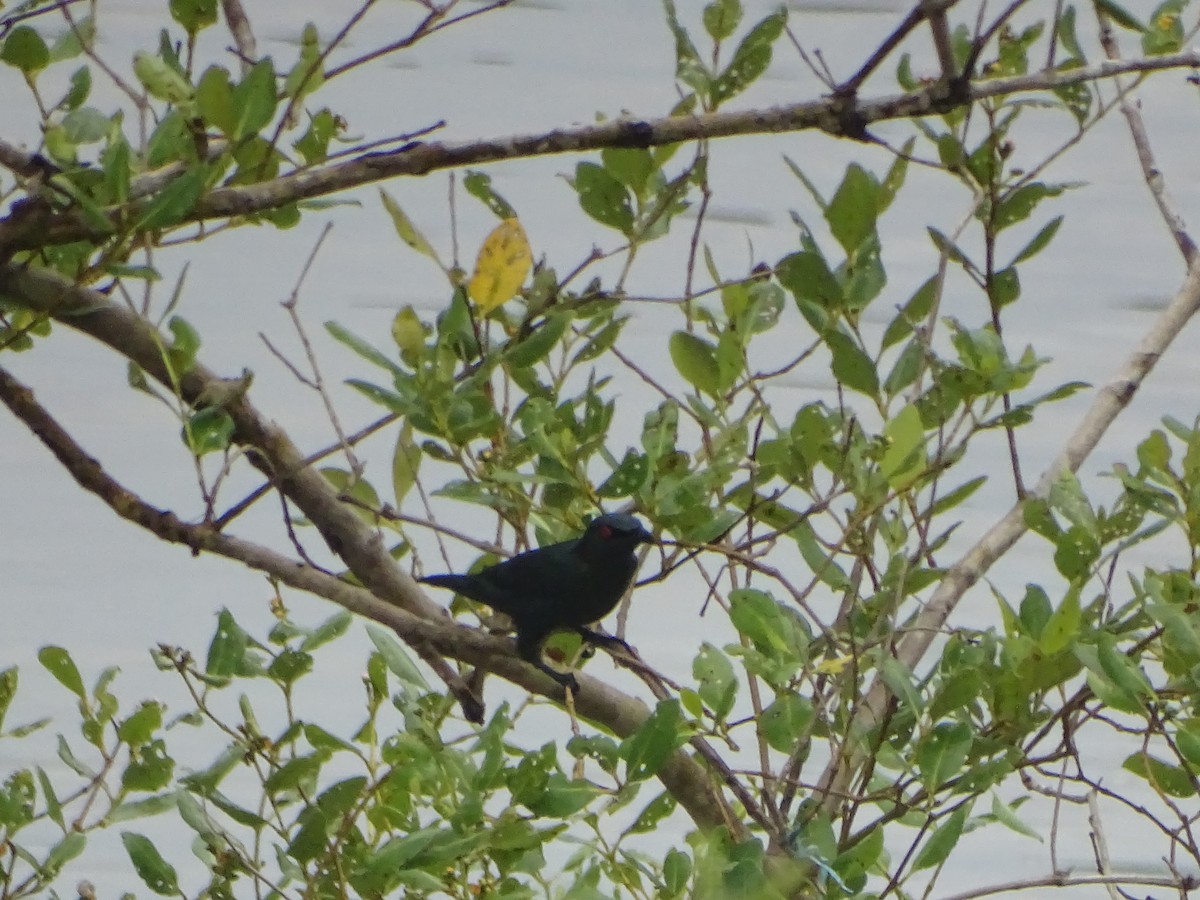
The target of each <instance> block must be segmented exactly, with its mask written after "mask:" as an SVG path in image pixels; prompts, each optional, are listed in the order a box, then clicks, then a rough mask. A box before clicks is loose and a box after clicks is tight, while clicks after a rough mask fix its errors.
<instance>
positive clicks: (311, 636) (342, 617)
mask: <svg viewBox="0 0 1200 900" xmlns="http://www.w3.org/2000/svg"><path fill="white" fill-rule="evenodd" d="M353 621H354V616H353V615H352V614H351V613H350V612H349V611H347V610H344V609H343V610H339V611H338V612H335V613H334V614H333V615H332V616H330V617H329V618H328V619H326V620H325V621H324V622H322V623H321V624H320V625H318V626H317V627H316V628H314V629H313V630H312V631H310V632H309V633H308V634H307V635H306V636H305V638H304V640H303V641H301V642H300V649H301V650H307V651H309V652H312V651H313V650H316V649H317V648H318V647H323V646H324V645H325V644H328V643H329V642H330V641H332V640H334V639H336V638H339V637H341V636H342V635H343V634H345V633H346V631H347V630H348V629H349V628H350V624H351V623H352V622H353Z"/></svg>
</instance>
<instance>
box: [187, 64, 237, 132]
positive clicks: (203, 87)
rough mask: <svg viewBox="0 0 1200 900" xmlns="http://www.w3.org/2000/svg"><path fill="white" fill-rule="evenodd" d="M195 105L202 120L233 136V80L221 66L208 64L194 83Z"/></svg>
mask: <svg viewBox="0 0 1200 900" xmlns="http://www.w3.org/2000/svg"><path fill="white" fill-rule="evenodd" d="M196 106H197V108H198V109H199V111H200V115H201V117H203V119H204V121H205V122H207V123H209V124H210V125H212V126H214V127H215V128H218V129H220V130H221V133H222V134H224V135H225V136H226V137H228V138H233V136H234V131H236V130H237V113H236V112H235V111H234V108H233V82H232V81H231V80H230V78H229V70H228V69H226V68H224V67H223V66H209V67H208V68H207V69H205V70H204V74H203V75H201V76H200V81H199V83H197V85H196Z"/></svg>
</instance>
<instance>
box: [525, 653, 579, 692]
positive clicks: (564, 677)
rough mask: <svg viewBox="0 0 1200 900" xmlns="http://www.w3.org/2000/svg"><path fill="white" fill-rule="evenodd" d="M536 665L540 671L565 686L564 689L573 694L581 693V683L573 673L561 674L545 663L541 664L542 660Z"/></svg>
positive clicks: (535, 663)
mask: <svg viewBox="0 0 1200 900" xmlns="http://www.w3.org/2000/svg"><path fill="white" fill-rule="evenodd" d="M534 665H535V666H537V667H538V668H539V669H541V670H542V671H543V672H545V673H546V674H547V675H549V676H550V677H551V678H553V679H554V680H555V681H557V682H558V683H559V684H560V685H562V686H563V688H565V689H568V690H570V691H571V693H572V694H578V693H579V682H578V681H577V680H576V678H575V676H574V675H573V674H572V673H570V672H560V671H559V670H558V669H554V668H551V667H550V666H548V665H546V664H545V663H544V662H541V661H540V660H539V661H537V662H534Z"/></svg>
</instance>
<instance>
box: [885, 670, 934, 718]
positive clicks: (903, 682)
mask: <svg viewBox="0 0 1200 900" xmlns="http://www.w3.org/2000/svg"><path fill="white" fill-rule="evenodd" d="M879 675H880V677H881V678H882V679H883V683H884V684H886V685H887V687H888V690H890V691H891V692H892V695H893V696H894V697H895V698H896V699H897V700H899V701H900V703H901V705H903V706H907V707H908V709H909V710H910V711H911V712H912V713H913V714H914V715H920V713H921V710H922V709H924V706H925V704H924V703H923V702H922V701H921V695H920V694H918V693H917V688H916V685H914V684H913V677H912V673H911V672H910V671H909V670H908V667H907V666H905V665H904V663H902V662H900V660H898V659H896V657H894V656H885V657H884V658H883V662H882V663H881V664H880V666H879Z"/></svg>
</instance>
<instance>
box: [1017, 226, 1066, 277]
mask: <svg viewBox="0 0 1200 900" xmlns="http://www.w3.org/2000/svg"><path fill="white" fill-rule="evenodd" d="M1062 222H1063V217H1062V216H1055V217H1054V218H1053V219H1051V220H1050V221H1049V222H1047V223H1046V224H1045V225H1043V226H1042V229H1041V230H1040V231H1039V232H1038V233H1037V234H1036V235H1034V237H1033V240H1031V241H1030V242H1029V243H1028V244H1026V245H1025V246H1024V247H1023V248H1022V249H1021V252H1020V253H1018V254H1017V255H1016V256H1014V257H1013V261H1012V262H1011V263H1009V266H1010V267H1012V266H1015V265H1017V264H1018V263H1023V262H1025V260H1027V259H1031V258H1033V257H1034V256H1037V254H1039V253H1041V252H1042V251H1043V250H1044V249H1046V246H1047V245H1048V244H1049V243H1050V242H1051V241H1052V240H1054V236H1055V235H1056V234H1058V229H1059V226H1061V225H1062Z"/></svg>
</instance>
